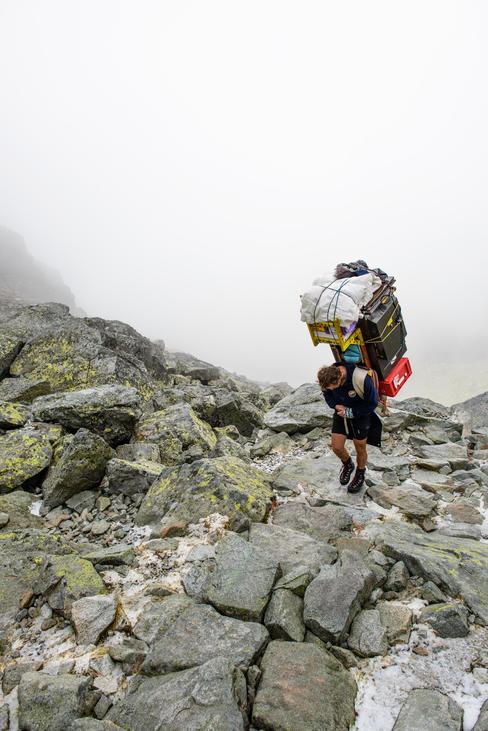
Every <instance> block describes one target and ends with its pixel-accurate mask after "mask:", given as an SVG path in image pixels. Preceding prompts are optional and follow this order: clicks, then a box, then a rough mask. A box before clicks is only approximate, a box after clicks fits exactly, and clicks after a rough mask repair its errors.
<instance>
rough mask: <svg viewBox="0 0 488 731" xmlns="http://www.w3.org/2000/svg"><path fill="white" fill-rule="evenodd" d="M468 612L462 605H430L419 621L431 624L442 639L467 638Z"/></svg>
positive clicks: (421, 613) (451, 603) (446, 603)
mask: <svg viewBox="0 0 488 731" xmlns="http://www.w3.org/2000/svg"><path fill="white" fill-rule="evenodd" d="M468 616H469V615H468V611H467V609H466V607H464V606H463V605H462V604H458V603H454V602H444V603H442V604H430V605H429V606H428V607H424V609H422V611H421V612H420V617H419V620H420V621H421V622H427V623H428V624H430V625H431V626H432V627H433V629H434V630H435V631H436V633H437V634H438V635H439V636H440V637H466V635H467V634H469V621H468Z"/></svg>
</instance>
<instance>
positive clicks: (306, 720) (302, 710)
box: [252, 640, 357, 731]
mask: <svg viewBox="0 0 488 731" xmlns="http://www.w3.org/2000/svg"><path fill="white" fill-rule="evenodd" d="M261 670H262V672H263V674H262V677H261V680H260V683H259V687H258V690H257V694H256V700H255V702H254V705H253V710H252V723H253V725H254V726H255V727H256V728H259V729H261V728H263V729H302V731H319V730H322V729H324V730H325V729H330V730H331V731H332V730H334V731H347V729H349V728H350V726H351V725H352V724H353V722H354V719H355V713H354V701H355V697H356V692H357V688H356V683H355V682H354V680H353V678H352V676H351V675H350V673H349V672H348V671H347V670H345V669H344V667H343V666H342V664H341V663H340V662H339V661H338V660H336V658H335V657H333V655H331V653H329V652H327V651H326V650H325V649H323V648H321V647H318V646H317V645H315V644H311V643H308V642H305V643H296V642H283V641H280V640H274V641H273V642H270V644H269V645H268V647H267V648H266V652H265V653H264V657H263V659H262V661H261Z"/></svg>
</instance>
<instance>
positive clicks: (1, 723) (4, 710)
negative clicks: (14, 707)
mask: <svg viewBox="0 0 488 731" xmlns="http://www.w3.org/2000/svg"><path fill="white" fill-rule="evenodd" d="M9 728H10V708H9V706H8V705H7V704H6V703H4V704H3V705H2V706H0V731H9Z"/></svg>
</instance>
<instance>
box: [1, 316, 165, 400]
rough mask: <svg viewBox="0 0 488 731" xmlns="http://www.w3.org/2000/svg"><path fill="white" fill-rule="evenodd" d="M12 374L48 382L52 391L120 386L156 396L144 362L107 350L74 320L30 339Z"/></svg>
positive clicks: (98, 337)
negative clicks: (108, 384)
mask: <svg viewBox="0 0 488 731" xmlns="http://www.w3.org/2000/svg"><path fill="white" fill-rule="evenodd" d="M10 373H11V374H12V375H14V376H24V377H27V378H30V379H32V380H42V381H47V382H48V384H49V389H50V391H51V392H55V391H73V390H79V389H81V388H87V387H89V386H100V385H104V384H107V383H118V384H124V385H129V386H133V387H135V388H136V389H137V390H138V391H139V392H140V394H141V395H142V396H144V397H145V398H148V397H150V396H151V395H152V393H153V391H152V387H151V380H150V377H149V374H148V372H147V369H146V366H145V365H144V363H142V362H141V361H140V360H139V359H138V358H136V357H135V356H133V355H131V354H129V353H126V352H123V351H122V352H116V351H114V350H110V349H109V348H105V347H104V346H103V345H102V337H101V335H100V332H99V331H98V330H96V329H95V328H91V327H88V326H87V325H86V324H85V323H84V322H82V321H80V320H76V319H74V318H73V319H72V320H71V321H70V322H69V323H65V324H62V325H60V326H58V327H55V328H53V329H50V330H49V331H48V332H44V333H42V334H40V335H38V336H37V337H34V338H32V339H31V340H29V341H28V342H27V343H26V345H24V347H23V348H22V350H21V351H20V353H19V355H18V356H17V358H16V359H15V360H14V362H13V363H12V365H11V366H10Z"/></svg>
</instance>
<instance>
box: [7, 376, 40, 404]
mask: <svg viewBox="0 0 488 731" xmlns="http://www.w3.org/2000/svg"><path fill="white" fill-rule="evenodd" d="M47 393H49V383H48V382H47V381H42V380H32V379H31V378H22V377H21V376H20V377H19V378H4V379H3V380H2V381H0V399H2V400H3V401H20V402H22V403H27V404H29V403H30V402H31V401H33V400H34V399H35V398H37V397H38V396H45V395H46V394H47Z"/></svg>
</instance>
